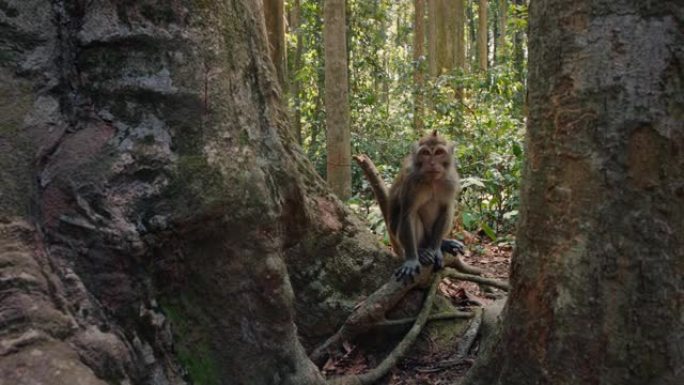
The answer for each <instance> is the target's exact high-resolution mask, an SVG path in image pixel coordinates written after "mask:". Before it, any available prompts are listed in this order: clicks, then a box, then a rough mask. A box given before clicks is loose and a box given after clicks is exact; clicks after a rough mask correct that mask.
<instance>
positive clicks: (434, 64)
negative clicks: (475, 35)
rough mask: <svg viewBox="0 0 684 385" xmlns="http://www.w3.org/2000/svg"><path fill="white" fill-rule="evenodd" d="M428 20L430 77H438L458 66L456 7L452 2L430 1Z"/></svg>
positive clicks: (447, 0) (459, 0)
mask: <svg viewBox="0 0 684 385" xmlns="http://www.w3.org/2000/svg"><path fill="white" fill-rule="evenodd" d="M458 2H461V0H458V1H457V3H458ZM428 18H429V21H430V23H429V28H428V29H429V31H428V33H429V34H430V36H429V37H428V49H429V55H430V59H429V63H430V76H432V77H437V76H439V75H442V74H445V73H448V72H449V71H451V70H452V69H454V67H455V66H456V30H457V27H456V23H455V22H454V20H456V7H455V6H454V3H453V2H452V1H450V0H428Z"/></svg>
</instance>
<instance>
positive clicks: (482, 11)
mask: <svg viewBox="0 0 684 385" xmlns="http://www.w3.org/2000/svg"><path fill="white" fill-rule="evenodd" d="M487 3H488V1H487V0H480V3H479V6H478V13H477V16H478V28H477V58H478V69H479V70H480V71H487V60H488V57H487V35H488V34H489V29H488V28H487V8H488V4H487Z"/></svg>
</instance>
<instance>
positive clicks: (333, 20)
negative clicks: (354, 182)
mask: <svg viewBox="0 0 684 385" xmlns="http://www.w3.org/2000/svg"><path fill="white" fill-rule="evenodd" d="M345 3H346V2H345V0H325V1H324V3H323V8H324V10H323V13H324V22H323V41H324V43H325V123H326V132H327V136H326V143H327V146H326V147H327V156H328V162H327V174H328V175H327V179H328V184H329V185H330V188H332V190H333V191H334V192H335V194H337V196H338V197H339V198H340V199H343V200H344V199H348V198H349V197H351V133H350V127H349V97H348V88H349V84H348V80H347V79H348V74H347V37H346V36H347V33H346V17H345V14H346V10H345V8H346V5H345Z"/></svg>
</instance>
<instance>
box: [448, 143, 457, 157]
mask: <svg viewBox="0 0 684 385" xmlns="http://www.w3.org/2000/svg"><path fill="white" fill-rule="evenodd" d="M455 149H456V142H449V143H448V144H447V152H448V153H449V155H450V156H453V155H454V150H455Z"/></svg>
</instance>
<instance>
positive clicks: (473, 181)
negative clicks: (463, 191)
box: [461, 176, 485, 187]
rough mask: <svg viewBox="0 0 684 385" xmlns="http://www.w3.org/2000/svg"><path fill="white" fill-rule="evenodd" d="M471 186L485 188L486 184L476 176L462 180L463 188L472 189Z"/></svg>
mask: <svg viewBox="0 0 684 385" xmlns="http://www.w3.org/2000/svg"><path fill="white" fill-rule="evenodd" d="M470 186H479V187H485V184H484V183H483V182H482V179H480V178H478V177H474V176H469V177H467V178H463V179H461V187H470Z"/></svg>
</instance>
